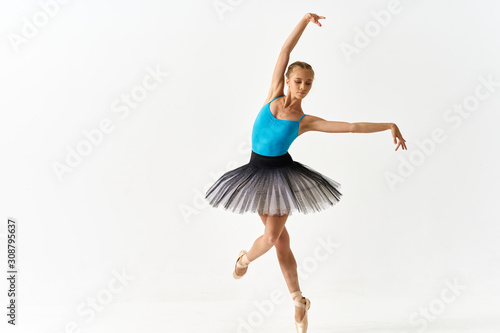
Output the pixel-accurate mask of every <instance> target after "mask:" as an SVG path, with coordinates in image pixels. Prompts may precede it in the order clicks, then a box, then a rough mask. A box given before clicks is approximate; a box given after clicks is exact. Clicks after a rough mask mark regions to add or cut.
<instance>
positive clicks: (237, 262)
mask: <svg viewBox="0 0 500 333" xmlns="http://www.w3.org/2000/svg"><path fill="white" fill-rule="evenodd" d="M246 253H247V251H245V250H241V251H240V253H239V254H238V259H236V264H235V265H234V270H233V278H235V279H240V278H241V277H242V276H243V275H245V274H246V270H245V273H243V274H241V275H238V274H236V267H238V268H245V267H248V264H249V263H250V262H249V261H248V259H247V260H245V261H248V262H247V263H246V264H245V263H244V262H243V256H244V255H245V254H246ZM245 258H246V257H245ZM240 262H241V263H240Z"/></svg>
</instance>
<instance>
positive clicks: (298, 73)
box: [286, 68, 314, 99]
mask: <svg viewBox="0 0 500 333" xmlns="http://www.w3.org/2000/svg"><path fill="white" fill-rule="evenodd" d="M313 80H314V76H313V73H311V71H310V70H307V69H302V68H297V69H295V70H294V71H293V72H292V75H291V76H290V79H287V80H286V84H287V85H288V92H289V93H291V94H292V95H293V96H295V97H297V98H300V99H302V98H304V97H306V96H307V94H308V93H309V90H311V88H312V84H313Z"/></svg>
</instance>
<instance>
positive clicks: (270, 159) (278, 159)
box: [250, 150, 293, 168]
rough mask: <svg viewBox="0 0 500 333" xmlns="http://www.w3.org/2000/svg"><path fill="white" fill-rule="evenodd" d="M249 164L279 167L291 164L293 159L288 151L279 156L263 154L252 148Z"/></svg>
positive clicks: (262, 166) (261, 166)
mask: <svg viewBox="0 0 500 333" xmlns="http://www.w3.org/2000/svg"><path fill="white" fill-rule="evenodd" d="M250 164H252V165H255V166H257V167H260V168H281V167H285V166H288V165H291V164H293V159H292V156H290V154H289V153H288V152H286V153H285V154H283V155H280V156H264V155H259V154H257V153H256V152H254V151H253V150H252V155H251V156H250Z"/></svg>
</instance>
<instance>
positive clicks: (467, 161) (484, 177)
mask: <svg viewBox="0 0 500 333" xmlns="http://www.w3.org/2000/svg"><path fill="white" fill-rule="evenodd" d="M390 3H391V2H390V1H373V0H372V1H368V0H363V1H361V0H358V1H347V0H345V1H308V2H307V3H306V2H305V1H295V0H293V1H264V0H260V1H236V0H233V1H229V0H220V1H201V0H189V1H158V0H157V1H132V0H127V1H105V2H103V1H67V2H66V3H62V1H61V2H60V3H59V2H56V1H55V0H52V1H49V0H42V1H16V2H15V3H14V2H9V3H7V2H6V1H2V3H1V9H0V22H1V24H0V26H1V35H2V36H3V38H2V42H1V43H0V52H1V57H2V61H1V62H0V68H1V76H0V77H1V79H0V88H1V91H2V98H1V99H0V112H1V113H0V117H1V118H0V126H1V128H0V133H1V140H0V152H1V156H2V164H1V174H0V180H1V188H2V191H1V194H0V207H1V210H0V211H1V227H0V242H1V244H0V249H1V255H0V258H2V259H1V265H0V267H2V276H6V275H7V273H6V271H7V265H6V262H7V259H6V258H7V253H6V248H7V245H6V239H7V227H6V226H7V219H8V218H13V219H15V220H16V221H17V225H18V242H17V243H16V245H17V249H18V252H17V254H18V262H17V264H18V266H17V267H18V269H19V274H18V298H17V301H18V308H17V313H18V322H17V323H18V325H17V327H16V328H17V331H19V332H21V331H22V332H34V331H37V332H73V331H75V332H76V329H78V330H79V331H78V332H101V331H102V332H146V331H147V332H268V331H272V332H282V331H283V332H285V331H290V332H291V331H293V330H294V328H293V321H292V318H293V303H292V300H291V296H290V295H289V293H288V290H287V288H286V285H285V281H284V279H283V276H282V274H281V270H280V268H279V264H278V260H277V258H276V252H275V250H274V249H271V250H270V251H269V252H267V253H266V254H265V255H263V256H262V257H260V258H258V260H256V261H254V262H253V263H252V264H251V266H250V267H249V270H248V273H247V275H246V276H245V277H244V278H243V279H241V280H234V279H233V278H232V276H231V271H232V269H233V267H234V261H235V260H236V257H237V254H238V252H239V251H240V250H241V249H246V250H249V249H250V247H251V245H252V244H253V241H254V240H255V239H256V238H257V237H259V236H260V235H261V234H262V233H263V230H264V228H263V227H264V226H263V224H262V222H261V220H260V219H259V217H258V216H257V215H256V214H253V215H251V214H246V215H237V214H233V213H230V212H226V211H224V210H223V209H222V208H218V209H214V208H212V207H210V206H208V205H207V203H206V202H205V201H204V200H203V194H204V192H205V191H206V189H207V188H208V186H210V185H211V184H212V183H213V182H214V181H215V179H216V178H217V177H218V176H220V175H221V174H222V173H223V172H225V171H227V170H230V169H232V168H235V167H237V166H239V165H242V164H244V163H247V162H248V160H249V156H250V137H251V128H252V124H253V120H254V119H255V116H256V115H257V113H258V111H259V110H260V108H261V107H262V105H263V104H264V103H265V98H266V96H267V92H268V89H269V84H270V81H271V74H272V70H273V69H274V66H275V62H276V60H277V57H278V54H279V51H280V48H281V46H282V45H283V43H284V42H285V40H286V38H287V37H288V35H289V34H290V33H291V31H292V30H293V28H294V27H295V26H296V24H297V23H298V22H299V20H300V19H301V17H302V16H303V15H304V14H305V13H307V12H312V13H316V14H318V15H322V16H326V19H325V20H322V21H321V23H322V24H323V26H322V27H318V26H317V25H315V24H313V23H310V24H309V25H308V27H307V28H306V30H305V31H304V33H303V34H302V37H301V39H300V40H299V42H298V44H297V46H296V47H295V49H294V50H293V52H292V54H291V59H290V63H292V62H294V61H296V60H301V61H305V62H307V63H309V64H311V65H312V67H313V69H314V71H315V81H314V85H313V88H312V90H311V92H310V94H309V95H308V96H307V98H306V99H305V100H304V101H303V104H302V107H303V110H304V112H305V113H306V114H312V115H316V116H319V117H322V118H325V119H328V120H338V121H348V122H363V121H367V122H394V123H396V124H397V125H398V126H399V128H400V130H401V132H402V133H403V136H404V138H405V139H406V140H407V145H408V150H406V151H402V150H401V149H399V150H398V151H394V148H395V144H394V143H393V142H392V137H391V133H390V131H385V132H379V133H372V134H351V133H349V134H345V133H344V134H326V133H319V132H315V133H314V132H313V133H311V132H309V133H306V134H305V135H303V136H301V137H299V138H298V139H297V140H296V141H295V142H294V143H293V145H292V147H291V148H290V154H291V155H292V157H293V158H294V159H295V160H298V161H300V162H302V163H304V164H306V165H309V166H311V167H313V168H314V169H316V170H317V171H319V172H321V173H323V174H325V175H327V176H329V177H330V178H332V179H334V180H336V181H338V182H340V183H341V184H342V188H341V192H342V194H343V197H342V200H341V202H340V203H338V204H337V205H336V206H335V207H333V208H331V209H329V210H326V211H323V212H321V213H316V214H308V215H301V214H295V215H292V216H290V217H289V219H288V221H287V223H286V227H287V229H288V231H289V233H290V236H291V246H292V250H293V251H294V254H295V258H296V260H297V263H298V265H299V267H300V271H299V279H300V286H301V290H302V292H303V295H304V296H306V297H308V298H309V299H311V302H312V306H311V310H310V312H309V315H310V318H309V321H310V324H309V328H310V330H311V332H344V331H346V332H347V331H356V332H358V331H359V332H372V331H373V332H375V331H376V330H377V329H380V330H381V331H382V332H389V331H390V332H392V331H394V332H399V333H402V332H422V331H428V332H437V331H438V330H440V329H443V330H444V329H449V330H450V331H462V330H464V329H466V328H471V327H472V328H474V332H483V330H484V332H486V331H488V332H490V331H491V332H498V330H499V329H500V313H499V312H498V309H499V305H500V302H499V297H500V287H499V285H498V281H499V279H500V246H499V245H498V244H499V243H498V238H499V237H500V227H499V213H498V209H497V200H498V198H499V194H500V193H499V188H500V187H499V185H500V181H499V180H500V178H499V177H498V174H497V172H498V171H497V170H498V167H499V157H498V147H497V143H498V139H497V135H496V131H497V129H498V121H499V119H500V117H499V115H498V108H499V106H500V83H499V82H500V68H499V65H498V59H499V57H500V47H499V46H500V41H499V38H498V36H499V33H500V23H499V21H498V10H499V6H498V3H497V2H495V1H493V0H491V1H487V0H482V1H465V0H462V1H457V0H454V1H451V0H449V1H444V0H443V1H431V0H425V1H424V0H420V1H417V0H411V1H410V0H408V1H403V0H401V1H400V2H397V1H396V2H395V1H393V2H392V3H393V4H395V5H394V6H395V7H394V8H397V9H398V12H397V13H393V14H391V15H390V17H389V18H388V17H387V16H386V17H385V19H386V23H387V24H384V25H385V26H382V25H381V24H380V23H378V21H377V20H376V19H375V16H377V14H376V13H378V16H379V17H381V15H382V14H381V13H388V12H387V10H388V7H390V5H389V4H390ZM44 8H45V9H44ZM47 13H48V14H47ZM374 13H375V14H374ZM49 14H50V15H49ZM44 19H46V20H45V21H44ZM37 20H38V21H37ZM34 23H36V24H35V25H34V28H33V27H31V28H30V27H29V25H31V24H34ZM377 28H379V30H378V31H377V30H375V29H377ZM365 29H372V30H368V33H369V34H371V37H370V36H368V37H367V38H368V39H367V40H366V39H365V42H366V44H367V45H361V44H359V43H361V41H362V37H360V31H365ZM346 45H349V46H346ZM356 45H358V46H359V47H357V53H352V54H350V55H347V54H346V53H344V52H343V51H342V47H344V48H345V47H352V48H353V47H356ZM155 70H156V71H159V72H161V73H163V74H161V76H159V77H160V79H159V81H158V82H156V81H154V80H152V79H151V78H147V80H148V81H147V82H149V83H150V84H156V86H155V88H154V89H151V90H149V91H148V90H144V89H143V88H142V87H143V80H144V78H145V77H147V76H148V75H150V74H149V73H150V72H151V71H155ZM164 73H168V75H164ZM481 78H482V79H481ZM488 80H489V81H492V82H493V85H490V88H489V89H490V90H488V88H487V87H485V85H484V83H482V82H484V81H488ZM155 82H156V83H155ZM478 87H479V88H478ZM141 91H142V92H146V95H144V96H143V97H144V98H140V97H141V95H140V94H139V93H140V92H141ZM478 91H479V93H480V96H485V97H484V98H482V99H481V100H479V99H477V97H476V94H477V92H478ZM285 93H286V91H285ZM131 94H132V95H134V96H136V98H137V99H136V100H135V101H133V103H135V104H134V106H133V107H127V106H126V105H127V104H125V102H124V101H123V99H122V98H123V96H125V95H128V96H129V97H130V95H131ZM133 98H134V97H132V99H133ZM474 101H478V104H477V105H476V106H475V107H473V108H472V109H473V110H472V111H467V110H465V108H464V110H465V112H464V113H463V116H460V115H459V113H456V112H454V111H453V107H454V105H456V104H462V105H463V104H464V103H470V105H472V103H473V102H474ZM450 109H451V111H450ZM125 110H126V111H127V113H125ZM452 117H453V118H452ZM106 119H108V120H107V121H108V125H109V124H111V126H112V130H110V131H108V132H107V133H104V132H99V133H101V134H97V131H98V130H99V126H100V124H101V123H102V122H103V121H104V122H106ZM99 131H100V130H99ZM86 132H91V133H94V138H96V140H97V139H99V140H98V141H94V142H95V143H94V144H92V143H89V140H88V139H87V137H86V136H85V134H84V133H86ZM436 132H440V133H441V135H440V138H441V140H440V141H439V142H434V143H432V144H430V143H429V142H430V141H429V140H432V138H433V133H436ZM99 135H101V136H100V138H99ZM78 147H80V148H82V147H83V148H89V149H87V151H86V156H84V155H80V157H81V160H80V161H79V162H78V163H75V164H74V165H73V166H72V167H70V166H68V163H67V161H66V159H67V158H68V155H70V153H69V152H70V151H72V150H77V149H78ZM83 148H82V149H83ZM73 161H75V160H73ZM55 165H58V166H59V167H61V166H66V167H67V169H60V170H62V172H61V171H60V172H59V173H58V171H57V168H55V167H54V166H55ZM67 171H71V172H67ZM403 172H406V173H403ZM388 175H392V177H393V179H396V180H395V181H394V182H392V183H391V181H390V180H389V178H388ZM394 177H399V178H394ZM325 243H334V244H336V245H335V247H334V250H332V251H331V253H330V252H327V250H326V249H325V248H322V247H321V244H325ZM319 251H320V252H319ZM318 253H320V254H321V256H318ZM117 275H122V276H126V277H125V278H122V280H119V279H117V277H116V276H117ZM1 281H2V283H0V286H1V292H0V294H1V295H2V297H1V304H2V306H1V308H2V309H3V310H2V313H1V318H2V323H1V324H0V325H1V327H10V326H11V325H7V324H6V318H7V317H6V312H7V310H6V306H7V302H8V298H7V296H6V295H7V289H8V285H7V280H6V279H5V278H2V279H1ZM120 281H121V282H120ZM450 284H456V285H459V289H457V290H455V293H453V291H452V290H451V289H450V287H449V285H450ZM273 293H278V294H279V293H281V295H282V299H281V302H274V303H272V304H271V302H273V301H271V296H270V295H271V294H273ZM443 295H447V297H448V298H443ZM92 299H94V301H93V302H94V303H92ZM445 301H446V302H445ZM255 302H257V303H255ZM91 304H94V305H93V306H92V305H91ZM257 304H267V306H268V308H267V309H268V310H263V309H259V306H258V305H257ZM270 304H271V305H270ZM422 309H428V310H429V313H431V314H432V319H430V317H427V319H426V317H425V316H423V315H422V314H421V312H419V311H422ZM419 313H420V314H419ZM412 318H413V319H412ZM242 322H245V324H242ZM71 323H73V324H71ZM71 325H73V328H71ZM245 325H247V326H245ZM244 326H245V327H246V328H245V327H244ZM68 327H70V328H68ZM75 327H76V328H75ZM72 330H73V331H72Z"/></svg>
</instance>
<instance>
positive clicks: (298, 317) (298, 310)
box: [295, 297, 306, 323]
mask: <svg viewBox="0 0 500 333" xmlns="http://www.w3.org/2000/svg"><path fill="white" fill-rule="evenodd" d="M305 299H306V298H305V297H302V299H301V300H300V301H299V302H304V300H305ZM305 314H306V310H305V309H304V308H303V307H300V306H295V321H296V322H297V323H300V322H301V321H302V319H303V318H304V315H305Z"/></svg>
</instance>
